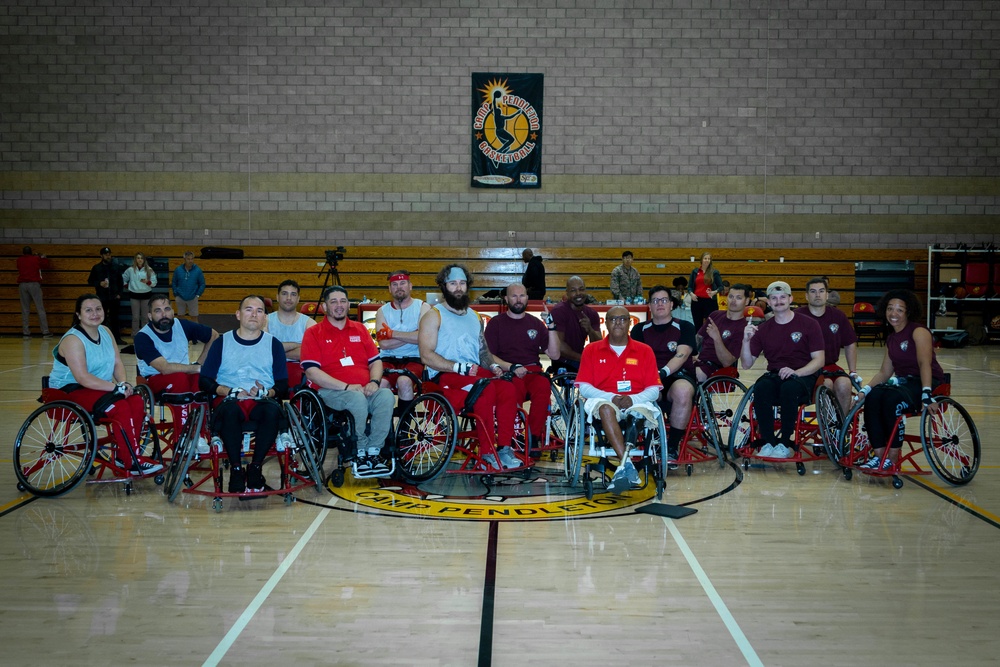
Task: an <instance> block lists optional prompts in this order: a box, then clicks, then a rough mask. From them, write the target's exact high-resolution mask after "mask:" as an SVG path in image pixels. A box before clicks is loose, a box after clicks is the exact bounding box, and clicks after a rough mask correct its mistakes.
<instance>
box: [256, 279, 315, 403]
mask: <svg viewBox="0 0 1000 667" xmlns="http://www.w3.org/2000/svg"><path fill="white" fill-rule="evenodd" d="M315 325H316V320H314V319H313V318H311V317H309V316H308V315H304V314H302V313H300V312H299V284H298V283H297V282H295V281H294V280H290V279H289V280H285V281H282V283H281V284H280V285H278V310H276V311H274V312H273V313H268V315H267V328H266V329H265V330H266V331H267V332H268V333H269V334H271V335H272V336H274V337H275V338H277V339H278V340H280V341H281V346H282V347H283V348H285V359H287V360H288V386H289V387H297V386H299V384H301V383H302V366H301V365H300V364H299V355H300V348H301V347H302V336H303V335H304V334H305V332H306V329H308V328H309V327H312V326H315Z"/></svg>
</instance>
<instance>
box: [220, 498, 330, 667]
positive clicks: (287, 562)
mask: <svg viewBox="0 0 1000 667" xmlns="http://www.w3.org/2000/svg"><path fill="white" fill-rule="evenodd" d="M337 500H339V499H338V498H337V497H336V496H334V497H333V498H331V499H330V501H329V502H328V503H327V505H328V506H327V507H324V509H323V510H322V511H320V513H319V515H317V516H316V518H315V519H313V522H312V524H311V525H310V526H309V528H307V529H306V531H305V532H304V533H302V537H300V538H299V541H298V542H296V543H295V546H294V547H292V550H291V551H289V552H288V556H286V557H285V559H284V560H282V561H281V564H280V565H278V568H277V569H276V570H275V571H274V574H272V575H271V578H270V579H268V580H267V582H265V584H264V586H263V587H262V588H261V589H260V592H258V593H257V595H256V597H254V599H253V600H251V602H250V604H249V605H247V608H246V609H244V610H243V613H242V614H240V617H239V618H238V619H236V622H235V623H233V627H231V628H230V629H229V632H227V633H226V635H225V636H224V637H223V638H222V641H220V642H219V644H218V646H216V647H215V650H214V651H212V653H211V655H209V656H208V658H207V659H206V660H205V662H204V663H202V665H203V667H207V666H208V665H211V666H213V667H214V666H215V665H218V664H219V662H220V661H221V660H222V659H223V658H224V657H226V653H227V652H228V651H229V649H230V648H232V646H233V644H235V643H236V640H237V639H238V638H239V636H240V635H241V634H242V633H243V631H244V630H245V629H246V627H247V626H248V625H249V624H250V621H251V620H253V617H254V615H255V614H256V613H257V612H258V611H260V608H261V606H262V605H263V604H264V601H265V600H267V598H268V596H269V595H271V592H272V591H274V589H275V587H276V586H277V585H278V583H279V582H280V581H281V579H282V578H283V577H284V576H285V574H286V573H287V572H288V570H289V568H291V566H292V565H293V564H295V561H296V560H297V559H298V557H299V555H300V554H301V553H302V550H303V549H305V547H306V545H307V544H309V542H310V540H312V538H313V535H315V534H316V531H317V530H318V529H319V527H320V525H321V524H322V523H323V521H325V520H326V517H327V516H329V514H330V510H332V509H333V505H335V504H336V503H337Z"/></svg>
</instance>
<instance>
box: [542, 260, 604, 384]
mask: <svg viewBox="0 0 1000 667" xmlns="http://www.w3.org/2000/svg"><path fill="white" fill-rule="evenodd" d="M552 321H553V322H554V323H555V327H556V328H555V332H556V338H558V339H559V360H558V361H555V362H553V364H552V367H553V368H555V369H557V370H560V369H563V370H567V371H570V372H572V373H575V372H576V371H577V369H579V368H580V355H581V354H582V353H583V346H584V345H586V344H587V342H588V341H589V342H591V343H593V342H595V341H599V340H601V318H600V317H599V316H598V314H597V311H596V310H594V309H593V308H591V307H590V306H588V305H587V286H586V285H585V284H584V282H583V278H581V277H580V276H573V277H572V278H570V279H569V280H567V281H566V299H565V300H564V301H562V302H561V303H558V304H556V305H555V306H554V307H553V308H552Z"/></svg>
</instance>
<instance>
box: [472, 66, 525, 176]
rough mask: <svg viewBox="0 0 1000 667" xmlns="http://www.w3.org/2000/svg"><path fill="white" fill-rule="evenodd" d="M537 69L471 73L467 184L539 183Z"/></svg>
mask: <svg viewBox="0 0 1000 667" xmlns="http://www.w3.org/2000/svg"><path fill="white" fill-rule="evenodd" d="M542 77H543V75H541V74H496V73H491V72H473V74H472V187H474V188H539V187H541V185H542Z"/></svg>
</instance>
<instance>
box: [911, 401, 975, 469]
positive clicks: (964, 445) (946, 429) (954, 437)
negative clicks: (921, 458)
mask: <svg viewBox="0 0 1000 667" xmlns="http://www.w3.org/2000/svg"><path fill="white" fill-rule="evenodd" d="M920 438H921V441H922V444H923V447H924V453H925V455H926V456H927V460H928V462H929V463H930V465H931V468H932V469H933V470H934V472H935V473H936V474H937V476H938V477H940V478H941V479H942V480H943V481H945V482H946V483H948V484H953V485H961V484H967V483H968V482H969V481H970V480H972V478H973V477H974V476H975V474H976V471H977V470H978V469H979V457H980V442H979V432H978V430H977V429H976V425H975V423H974V422H973V421H972V418H971V417H970V416H969V414H968V412H966V410H965V408H963V407H962V406H961V405H959V404H958V403H956V402H955V401H953V400H952V399H950V398H944V399H942V400H941V401H939V402H938V403H937V404H936V409H935V410H931V409H925V410H924V412H923V415H922V416H921V420H920Z"/></svg>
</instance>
